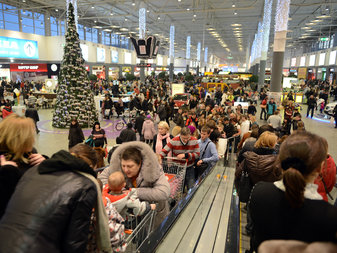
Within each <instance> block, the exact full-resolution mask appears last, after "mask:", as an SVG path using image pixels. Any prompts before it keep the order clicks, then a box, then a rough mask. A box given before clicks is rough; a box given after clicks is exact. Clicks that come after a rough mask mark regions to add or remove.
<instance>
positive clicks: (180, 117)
mask: <svg viewBox="0 0 337 253" xmlns="http://www.w3.org/2000/svg"><path fill="white" fill-rule="evenodd" d="M182 113H183V109H181V108H179V109H178V112H177V114H176V115H174V119H173V122H174V123H175V124H176V125H177V126H180V127H184V118H183V115H182Z"/></svg>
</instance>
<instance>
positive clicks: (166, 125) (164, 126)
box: [158, 121, 170, 131]
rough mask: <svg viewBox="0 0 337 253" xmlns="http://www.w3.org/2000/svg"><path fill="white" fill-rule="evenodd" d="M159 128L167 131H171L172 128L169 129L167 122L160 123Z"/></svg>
mask: <svg viewBox="0 0 337 253" xmlns="http://www.w3.org/2000/svg"><path fill="white" fill-rule="evenodd" d="M158 127H162V128H165V129H166V130H167V131H169V130H170V127H169V125H168V124H167V122H166V121H160V122H159V123H158Z"/></svg>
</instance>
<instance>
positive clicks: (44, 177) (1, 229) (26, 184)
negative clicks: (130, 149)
mask: <svg viewBox="0 0 337 253" xmlns="http://www.w3.org/2000/svg"><path fill="white" fill-rule="evenodd" d="M79 145H84V144H79ZM84 146H86V145H84ZM93 152H94V151H93ZM93 154H94V153H93ZM90 155H91V154H90ZM88 160H89V159H88ZM92 166H95V165H92ZM78 172H82V173H83V175H88V174H89V175H91V176H92V178H95V177H96V173H95V172H94V170H93V169H92V168H91V167H90V166H89V164H88V163H86V162H84V161H83V160H81V159H79V158H77V157H75V156H74V155H71V154H70V153H68V152H66V151H64V150H61V151H59V152H58V153H56V154H54V155H53V157H52V158H51V159H49V160H46V161H44V162H42V163H41V164H40V165H39V166H38V167H33V168H31V169H29V170H28V171H27V172H26V173H25V174H24V175H23V177H22V178H21V180H20V182H19V184H18V185H17V187H16V189H15V192H14V194H13V195H12V198H11V200H10V202H9V203H8V205H7V209H6V212H5V214H4V216H3V217H2V219H1V221H0V238H1V243H0V252H20V253H28V252H48V253H57V252H72V253H80V252H85V249H86V245H87V242H88V234H89V224H90V217H91V214H92V210H93V208H94V206H95V203H96V202H97V188H96V185H95V184H94V182H93V181H91V180H90V179H89V178H87V177H86V176H83V175H80V174H79V173H78Z"/></svg>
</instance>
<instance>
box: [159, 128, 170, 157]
mask: <svg viewBox="0 0 337 253" xmlns="http://www.w3.org/2000/svg"><path fill="white" fill-rule="evenodd" d="M164 139H166V144H167V143H169V142H170V141H171V138H170V133H167V134H165V135H161V134H157V143H156V154H160V152H161V151H162V149H163V148H164V147H163V140H164ZM167 157H172V152H171V151H170V152H169V153H168V154H167Z"/></svg>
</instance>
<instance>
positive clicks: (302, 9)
mask: <svg viewBox="0 0 337 253" xmlns="http://www.w3.org/2000/svg"><path fill="white" fill-rule="evenodd" d="M6 2H7V3H9V4H13V5H16V6H18V8H21V9H27V10H31V11H37V12H38V11H41V10H43V11H46V12H49V13H50V15H52V16H54V17H59V18H61V19H62V18H63V19H64V17H65V0H54V1H50V0H9V1H8V0H6ZM141 4H144V6H145V7H146V9H147V30H148V34H151V35H156V36H159V37H160V40H161V42H162V53H165V54H168V44H169V43H168V38H169V29H170V25H171V24H174V25H175V30H176V38H175V42H176V44H175V51H176V56H178V57H183V58H184V57H185V49H186V36H187V35H191V43H192V45H193V46H192V49H191V57H192V58H196V45H197V43H198V42H199V41H200V42H201V43H202V47H208V52H209V55H210V54H214V55H216V56H218V57H220V58H221V62H222V63H241V64H243V63H245V59H246V51H247V50H246V49H247V47H249V48H250V47H251V46H250V45H251V43H252V40H253V38H254V34H255V32H256V30H257V26H258V22H259V21H261V20H262V17H263V6H264V0H255V1H254V0H225V1H223V0H222V1H221V0H145V1H136V0H80V1H78V16H79V17H78V18H79V23H82V24H84V25H86V26H97V27H99V28H102V29H103V30H104V29H106V31H110V30H111V31H114V32H121V33H122V34H125V35H126V36H129V34H130V33H133V34H134V35H137V33H138V30H137V28H138V10H139V7H140V5H141ZM290 8H291V9H290V14H289V15H290V20H289V27H288V30H289V31H288V36H287V37H288V41H287V47H288V48H296V47H300V46H301V45H303V44H304V43H311V42H313V41H317V40H318V39H319V37H322V36H328V35H330V34H332V33H333V32H335V31H336V30H337V29H336V28H337V19H335V18H334V16H335V13H336V11H337V1H336V0H335V1H333V0H331V1H322V0H293V1H291V5H290ZM275 9H276V0H274V3H273V14H272V24H271V33H270V47H272V44H273V39H274V33H273V30H274V23H275V21H274V17H275ZM270 51H272V50H270Z"/></svg>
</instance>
